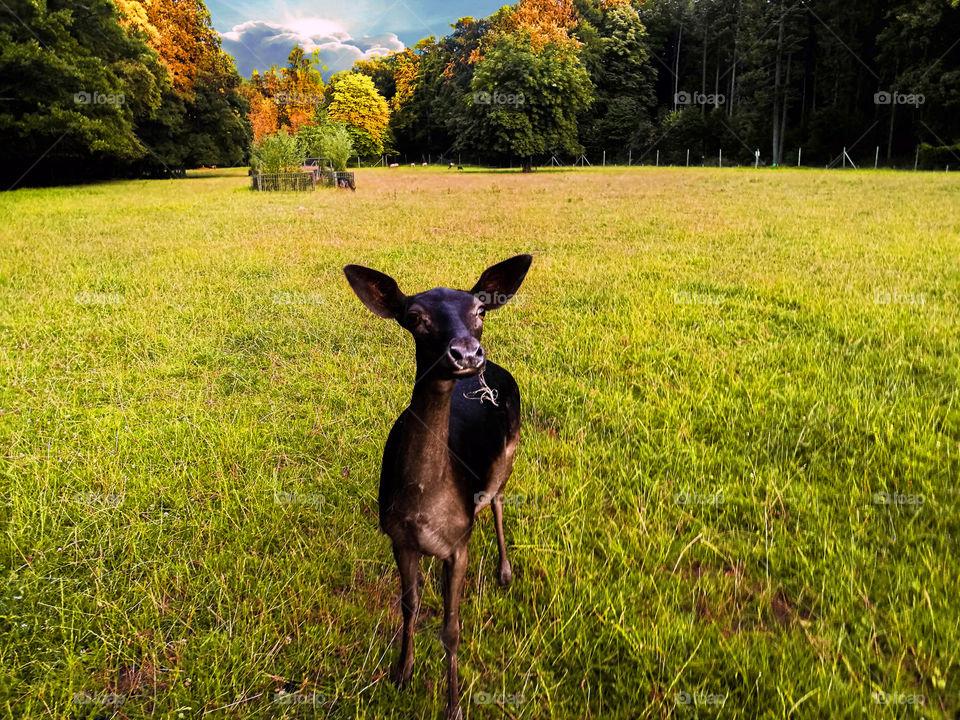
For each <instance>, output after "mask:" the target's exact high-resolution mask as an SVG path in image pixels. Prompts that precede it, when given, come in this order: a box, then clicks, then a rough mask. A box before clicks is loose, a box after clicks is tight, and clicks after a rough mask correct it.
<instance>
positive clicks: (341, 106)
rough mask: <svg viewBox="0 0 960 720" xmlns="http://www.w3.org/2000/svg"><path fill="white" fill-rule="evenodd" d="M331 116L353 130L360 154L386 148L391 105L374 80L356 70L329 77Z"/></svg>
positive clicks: (381, 150) (379, 151)
mask: <svg viewBox="0 0 960 720" xmlns="http://www.w3.org/2000/svg"><path fill="white" fill-rule="evenodd" d="M329 92H330V103H329V105H328V106H327V108H326V110H327V114H328V116H329V118H330V120H333V121H337V122H340V123H342V124H343V125H344V126H346V128H347V132H349V133H350V137H351V139H352V140H353V146H354V149H355V151H356V152H357V154H359V155H363V156H365V157H369V156H372V155H380V154H381V153H382V152H383V147H384V139H385V137H386V131H387V126H388V124H389V122H390V108H389V107H388V106H387V101H386V100H384V99H383V96H382V95H380V93H378V92H377V89H376V87H374V85H373V80H371V79H370V78H369V77H368V76H366V75H362V74H360V73H356V72H344V73H337V74H336V75H334V76H333V77H332V78H330V89H329Z"/></svg>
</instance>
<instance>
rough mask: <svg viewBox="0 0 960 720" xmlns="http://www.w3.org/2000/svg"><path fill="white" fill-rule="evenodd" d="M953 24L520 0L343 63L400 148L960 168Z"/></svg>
mask: <svg viewBox="0 0 960 720" xmlns="http://www.w3.org/2000/svg"><path fill="white" fill-rule="evenodd" d="M958 29H960V2H958V0H879V1H878V2H872V3H850V2H845V1H841V0H799V1H798V0H646V2H628V1H622V0H619V1H618V0H520V2H518V3H517V4H515V5H513V6H510V7H506V8H503V9H501V10H500V11H498V12H497V13H495V14H493V15H491V16H490V17H487V18H481V19H474V18H461V19H460V20H458V21H457V22H456V24H455V25H453V28H452V32H451V33H450V34H449V35H447V36H446V37H443V38H440V39H436V38H433V37H430V38H426V39H425V40H422V41H420V42H419V43H417V44H416V45H415V46H414V47H412V48H408V49H407V50H405V51H403V52H400V53H395V54H393V55H390V56H388V57H385V58H375V59H373V60H369V61H362V62H359V63H357V65H356V66H355V68H354V70H355V71H357V72H361V73H363V74H365V75H368V76H369V77H370V78H371V79H372V80H373V82H374V84H375V85H376V87H377V90H378V91H379V92H380V93H381V94H382V95H383V97H384V98H385V99H386V100H387V102H388V103H389V104H390V108H391V117H390V123H389V138H390V149H392V150H393V151H394V152H395V153H403V154H405V155H406V156H407V157H409V158H417V159H420V158H425V157H426V156H428V155H432V156H434V157H436V155H437V154H438V153H440V152H443V153H444V154H445V155H446V156H450V155H452V154H455V153H456V154H459V155H460V156H461V157H464V158H468V159H470V161H474V160H479V161H482V162H486V163H491V164H497V163H499V164H506V163H507V162H512V163H517V162H519V163H522V164H524V165H525V166H526V167H527V168H529V167H530V165H531V164H532V163H534V162H546V161H549V160H550V157H551V156H555V157H556V158H559V159H560V160H561V161H563V162H570V161H572V160H574V159H575V158H577V157H578V156H581V155H583V154H586V155H587V156H588V157H592V159H593V161H594V162H596V161H598V160H599V159H600V157H601V153H603V152H604V151H605V152H606V157H607V159H608V161H616V162H626V161H628V160H630V161H632V162H646V163H652V162H653V161H654V156H655V154H656V155H657V156H658V157H659V159H660V161H661V162H671V163H677V164H683V163H685V162H688V161H689V162H691V163H695V164H700V163H710V164H712V163H715V162H717V161H718V159H719V158H718V155H719V152H720V151H721V150H722V151H723V157H724V158H726V159H728V160H727V161H728V162H738V163H751V164H752V163H754V162H761V163H763V164H765V165H780V164H794V163H796V162H797V161H798V160H800V159H801V158H802V161H803V163H804V164H816V165H821V166H822V165H832V164H837V163H839V162H841V161H842V155H841V153H842V151H843V148H846V149H847V153H848V155H849V158H850V160H853V159H854V158H856V160H857V162H858V163H860V162H863V163H867V162H872V161H874V160H875V159H877V160H879V159H881V158H882V160H883V161H884V163H885V164H888V165H890V164H900V165H901V166H903V165H910V166H912V164H913V162H915V161H916V160H918V156H917V153H916V151H917V150H918V148H920V149H921V153H920V155H919V160H920V162H921V163H925V164H927V165H938V166H940V167H942V166H943V165H944V164H949V162H950V161H951V160H952V161H953V162H954V165H955V167H960V147H958V146H957V143H958V141H960V122H958V120H957V118H958V111H960V44H958V41H960V35H958ZM758 150H759V153H760V155H759V158H758V157H757V156H756V155H755V153H756V152H757V151H758ZM798 156H799V157H798Z"/></svg>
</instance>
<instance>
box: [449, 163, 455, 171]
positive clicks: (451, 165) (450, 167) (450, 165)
mask: <svg viewBox="0 0 960 720" xmlns="http://www.w3.org/2000/svg"><path fill="white" fill-rule="evenodd" d="M456 166H457V164H456V163H450V164H449V165H447V170H453V169H454V168H455V167H456Z"/></svg>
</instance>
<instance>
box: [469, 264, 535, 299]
mask: <svg viewBox="0 0 960 720" xmlns="http://www.w3.org/2000/svg"><path fill="white" fill-rule="evenodd" d="M531 262H533V255H514V256H513V257H512V258H510V259H509V260H504V261H503V262H499V263H497V264H496V265H491V266H490V267H488V268H487V269H486V270H484V271H483V274H482V275H481V276H480V279H479V280H477V284H476V285H474V286H473V289H472V290H471V291H470V292H471V293H472V294H473V295H475V296H476V297H477V299H478V300H479V301H480V302H482V303H483V305H484V307H485V308H486V309H487V310H496V309H497V308H498V307H503V306H504V305H506V304H507V302H508V301H509V300H510V298H512V297H513V296H514V295H515V294H516V292H517V290H518V289H519V288H520V284H521V283H522V282H523V279H524V278H525V277H526V276H527V270H529V269H530V263H531Z"/></svg>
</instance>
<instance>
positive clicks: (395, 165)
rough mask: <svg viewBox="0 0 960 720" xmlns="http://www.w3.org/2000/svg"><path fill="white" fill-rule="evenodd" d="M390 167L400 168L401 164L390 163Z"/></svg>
mask: <svg viewBox="0 0 960 720" xmlns="http://www.w3.org/2000/svg"><path fill="white" fill-rule="evenodd" d="M390 167H400V163H390Z"/></svg>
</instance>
